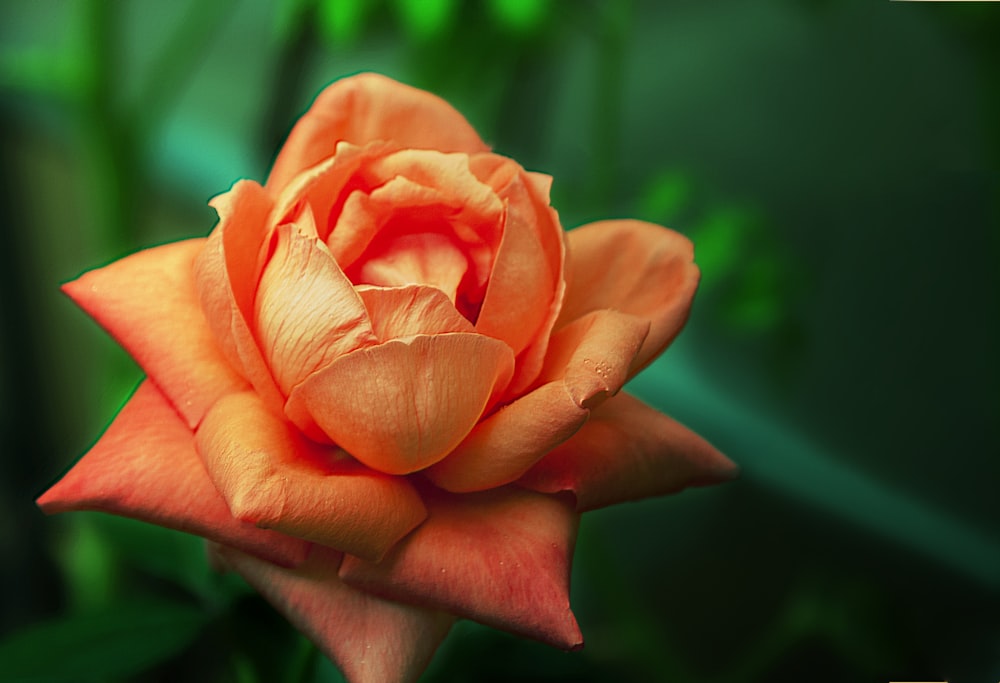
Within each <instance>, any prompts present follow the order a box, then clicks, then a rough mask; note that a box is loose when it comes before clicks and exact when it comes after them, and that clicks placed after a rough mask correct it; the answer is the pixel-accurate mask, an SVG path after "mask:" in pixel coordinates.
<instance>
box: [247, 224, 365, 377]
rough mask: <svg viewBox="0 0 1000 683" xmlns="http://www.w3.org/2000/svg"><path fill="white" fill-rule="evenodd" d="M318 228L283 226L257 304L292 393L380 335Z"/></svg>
mask: <svg viewBox="0 0 1000 683" xmlns="http://www.w3.org/2000/svg"><path fill="white" fill-rule="evenodd" d="M306 218H308V219H309V220H310V221H311V214H309V212H308V211H307V212H306V216H305V218H303V220H305V219H306ZM312 233H313V235H312V236H310V235H309V234H308V232H303V231H302V230H301V229H300V228H299V227H297V226H295V225H290V224H286V225H282V226H281V227H280V228H278V229H277V231H276V232H275V235H274V246H273V254H272V255H271V258H270V260H269V261H268V263H267V266H266V267H265V268H264V273H263V275H262V276H261V279H260V286H259V288H258V292H257V300H256V302H255V305H254V309H255V316H254V318H255V326H256V330H257V338H258V340H259V341H260V347H261V349H262V351H263V352H264V357H265V358H266V359H267V361H268V364H269V365H270V367H271V373H272V375H273V376H274V378H275V379H276V380H277V382H278V386H279V387H280V388H281V390H282V392H283V393H284V394H285V395H286V396H287V395H288V393H289V392H291V390H292V388H293V387H295V386H296V385H298V384H299V383H300V382H301V381H302V380H304V379H305V378H306V377H308V376H309V375H311V374H312V373H314V372H315V371H317V370H319V369H321V368H323V367H325V366H327V365H329V364H330V363H331V362H332V361H333V360H334V359H335V358H337V357H338V356H342V355H344V354H346V353H350V352H351V351H354V350H355V349H358V348H360V347H362V346H366V345H370V344H374V343H376V341H377V340H376V338H375V333H374V332H373V331H372V326H371V323H370V322H369V320H368V311H367V310H366V309H365V306H364V304H363V303H362V302H361V298H360V297H359V296H358V294H357V292H355V291H354V287H353V286H352V285H351V283H350V281H349V280H348V279H347V278H346V277H345V276H344V273H343V272H342V271H341V270H340V268H339V267H338V266H337V263H336V262H335V261H334V260H333V257H332V256H331V255H330V251H329V250H328V249H327V248H326V245H325V244H323V243H322V242H320V241H319V239H317V238H316V237H315V231H314V230H313V231H312Z"/></svg>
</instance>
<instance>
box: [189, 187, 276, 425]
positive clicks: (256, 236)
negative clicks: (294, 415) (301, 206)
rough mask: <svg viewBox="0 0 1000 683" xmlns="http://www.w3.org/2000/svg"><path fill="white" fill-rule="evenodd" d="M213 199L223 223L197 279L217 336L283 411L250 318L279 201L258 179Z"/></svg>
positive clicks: (213, 236) (198, 263) (233, 361)
mask: <svg viewBox="0 0 1000 683" xmlns="http://www.w3.org/2000/svg"><path fill="white" fill-rule="evenodd" d="M210 204H211V205H212V207H214V208H215V210H216V211H217V212H218V214H219V225H218V226H216V228H215V230H214V231H212V234H211V235H209V236H208V242H207V243H206V244H205V248H204V250H202V252H201V254H199V255H198V258H197V259H196V261H195V284H196V287H197V289H198V294H199V298H200V300H201V306H202V309H203V310H204V311H205V317H206V319H207V320H208V324H209V327H210V328H211V329H212V332H213V334H214V335H215V338H216V341H217V342H218V344H219V345H220V347H221V348H222V350H223V352H224V353H225V354H226V357H227V358H228V359H229V360H230V363H231V364H232V365H233V366H234V367H236V368H238V369H240V370H241V372H242V375H243V376H244V377H245V378H246V379H247V380H248V381H249V382H250V383H251V384H252V385H253V387H254V389H255V390H256V391H257V393H258V394H259V395H260V396H261V398H263V399H264V402H265V403H266V404H267V405H268V406H269V407H270V408H271V410H272V411H273V412H275V413H280V412H281V409H282V405H283V404H284V397H283V396H282V395H281V392H280V391H279V390H278V386H277V384H275V381H274V377H273V376H272V375H271V371H270V370H269V369H268V367H267V363H265V362H264V357H263V355H261V351H260V348H259V347H258V346H257V341H256V339H254V336H253V333H252V332H251V331H250V326H249V324H248V322H247V321H249V320H253V312H254V308H253V306H254V296H255V293H256V290H257V283H258V281H259V280H260V271H261V263H260V254H261V250H262V247H263V245H264V241H265V239H267V237H268V235H269V232H270V231H269V228H268V223H267V217H268V213H269V212H270V211H271V207H272V206H273V202H272V200H271V197H270V196H269V195H268V194H267V191H266V190H264V188H262V187H261V186H260V185H258V184H257V183H255V182H253V181H250V180H241V181H240V182H238V183H236V184H235V185H233V189H231V190H230V191H229V192H227V193H225V194H222V195H219V196H218V197H215V198H214V199H213V200H212V201H211V202H210Z"/></svg>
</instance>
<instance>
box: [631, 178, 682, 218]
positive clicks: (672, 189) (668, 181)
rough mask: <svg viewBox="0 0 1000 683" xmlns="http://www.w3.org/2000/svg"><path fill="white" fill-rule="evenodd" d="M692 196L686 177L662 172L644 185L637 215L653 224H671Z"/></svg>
mask: <svg viewBox="0 0 1000 683" xmlns="http://www.w3.org/2000/svg"><path fill="white" fill-rule="evenodd" d="M692 194H694V191H693V187H692V183H691V181H690V179H688V177H687V176H686V175H685V174H683V173H680V172H678V171H664V172H662V173H660V174H659V175H657V176H655V177H654V178H653V179H652V180H650V181H649V184H648V185H646V187H645V189H644V190H643V192H642V194H641V195H640V198H639V207H638V210H639V214H640V215H641V216H642V217H643V218H645V219H646V220H648V221H653V222H654V223H664V224H666V225H669V224H671V223H672V222H673V221H674V220H676V218H677V215H678V214H679V213H680V212H681V211H683V210H684V209H685V208H686V207H687V205H688V203H689V202H690V201H691V195H692Z"/></svg>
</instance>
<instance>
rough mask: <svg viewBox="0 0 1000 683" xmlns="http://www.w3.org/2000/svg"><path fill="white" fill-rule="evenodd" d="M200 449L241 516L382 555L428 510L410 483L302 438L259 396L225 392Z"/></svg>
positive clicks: (203, 428)
mask: <svg viewBox="0 0 1000 683" xmlns="http://www.w3.org/2000/svg"><path fill="white" fill-rule="evenodd" d="M197 447H198V452H199V454H200V455H201V457H202V459H203V460H204V462H205V466H206V468H207V469H208V472H209V475H210V476H211V477H212V480H213V481H214V482H215V485H216V486H217V487H218V489H219V491H220V492H221V493H222V495H223V497H224V498H225V500H226V502H227V503H228V505H229V509H230V510H231V511H232V514H233V516H234V517H236V518H237V519H241V520H244V521H247V522H253V523H255V524H256V525H257V526H260V527H265V528H273V529H276V530H278V531H281V532H282V533H287V534H289V535H291V536H295V537H298V538H304V539H307V540H310V541H315V542H317V543H322V544H323V545H327V546H330V547H333V548H336V549H338V550H343V551H347V552H351V553H353V554H356V555H359V556H361V557H366V558H370V559H375V560H377V559H379V558H380V557H382V555H384V554H385V552H386V551H387V550H388V549H389V548H390V547H392V545H393V544H394V543H395V542H396V541H398V540H399V539H400V538H402V537H403V536H404V535H405V534H406V533H407V532H409V531H410V530H411V529H412V528H413V527H415V526H416V525H417V524H419V523H420V522H421V521H422V520H423V519H424V516H425V515H426V511H425V509H424V506H423V504H422V503H421V501H420V497H419V496H418V495H417V492H416V491H415V490H414V489H413V487H412V486H411V485H410V483H409V482H408V481H406V480H405V479H402V478H398V477H388V476H385V475H383V474H380V473H378V472H372V471H371V470H368V469H367V468H365V467H362V466H360V465H358V463H356V462H354V461H353V460H351V459H350V458H346V457H343V454H342V453H338V451H337V450H336V449H334V448H331V447H327V446H321V445H319V444H316V443H314V442H312V441H309V440H307V439H304V438H302V437H301V436H299V435H298V434H297V433H296V432H295V430H294V429H293V428H292V427H291V426H290V425H288V424H286V423H284V422H282V421H281V420H280V419H279V418H277V417H275V416H274V415H273V414H271V413H270V412H269V411H268V410H267V408H265V407H264V404H263V403H262V402H261V401H260V399H259V398H258V397H257V396H256V395H254V394H252V393H243V394H231V395H229V396H226V397H224V398H223V399H221V400H220V401H219V402H218V403H216V404H215V406H214V407H213V408H212V410H210V411H209V413H208V415H206V416H205V421H204V422H203V423H202V425H201V428H200V429H199V430H198V436H197Z"/></svg>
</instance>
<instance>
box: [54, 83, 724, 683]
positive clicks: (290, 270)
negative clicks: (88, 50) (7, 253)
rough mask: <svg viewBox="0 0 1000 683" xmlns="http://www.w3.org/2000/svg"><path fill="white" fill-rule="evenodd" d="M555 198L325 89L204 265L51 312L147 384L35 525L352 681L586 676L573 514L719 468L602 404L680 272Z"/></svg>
mask: <svg viewBox="0 0 1000 683" xmlns="http://www.w3.org/2000/svg"><path fill="white" fill-rule="evenodd" d="M549 182H550V179H549V178H548V177H547V176H543V175H539V174H537V173H530V172H527V171H525V170H524V169H523V168H521V167H520V166H519V165H518V164H517V163H515V162H514V161H511V160H510V159H506V158H504V157H501V156H498V155H496V154H493V153H491V152H490V151H489V148H488V147H487V146H486V145H485V144H484V143H483V141H482V140H480V138H479V137H478V136H477V134H476V133H475V131H474V130H473V129H472V128H471V127H470V126H469V124H468V123H467V122H466V121H465V119H464V118H462V116H461V115H460V114H458V113H457V112H456V111H455V110H454V109H452V108H451V107H450V106H449V105H448V104H446V103H445V102H444V101H442V100H440V99H438V98H437V97H435V96H433V95H430V94H428V93H425V92H422V91H419V90H415V89H413V88H410V87H407V86H404V85H401V84H399V83H396V82H394V81H391V80H389V79H387V78H385V77H382V76H377V75H370V74H369V75H361V76H356V77H353V78H348V79H345V80H342V81H340V82H338V83H336V84H334V85H332V86H331V87H329V88H328V89H327V90H326V91H324V92H323V93H322V94H321V95H320V96H319V98H318V99H317V100H316V102H315V103H314V104H313V106H312V108H311V109H310V110H309V112H308V113H306V115H305V116H304V117H303V118H302V120H301V121H300V122H299V123H298V125H297V126H296V127H295V129H294V130H293V131H292V133H291V135H290V137H289V139H288V141H287V143H286V145H285V147H284V148H283V149H282V151H281V153H280V154H279V155H278V158H277V160H276V161H275V164H274V168H273V170H272V171H271V175H270V177H269V178H268V180H267V183H266V184H265V185H264V186H261V185H258V184H257V183H255V182H252V181H246V180H244V181H240V182H238V183H237V184H236V185H235V186H234V187H233V188H232V189H231V190H230V191H229V192H227V193H226V194H224V195H221V196H219V197H217V198H216V199H215V200H213V202H212V206H214V207H215V209H216V210H217V211H218V213H219V224H218V226H217V227H216V228H215V229H214V231H213V232H212V233H211V235H210V236H209V237H208V238H205V239H193V240H188V241H183V242H177V243H174V244H167V245H164V246H160V247H155V248H152V249H148V250H146V251H142V252H139V253H137V254H134V255H132V256H129V257H127V258H125V259H122V260H120V261H118V262H115V263H112V264H111V265H109V266H107V267H105V268H101V269H99V270H95V271H92V272H90V273H87V274H85V275H83V276H82V277H81V278H80V279H78V280H76V281H75V282H71V283H69V284H67V285H66V286H65V291H66V292H67V293H68V294H69V296H70V297H72V298H73V300H74V301H76V302H77V303H78V304H79V305H80V306H81V307H82V308H83V309H84V310H85V311H87V312H88V313H89V314H90V315H91V316H93V317H94V319H95V320H97V321H98V322H99V323H100V324H101V325H103V326H104V327H105V328H106V329H107V330H108V331H109V332H110V333H111V334H112V335H113V336H114V337H115V338H116V339H117V340H118V341H119V342H120V343H121V344H122V345H123V346H124V347H125V348H126V349H127V350H128V351H129V353H131V354H132V355H133V356H134V357H135V359H136V360H137V361H138V362H139V363H140V365H141V366H142V367H143V368H144V370H145V371H146V373H147V374H148V379H147V380H146V381H145V382H144V383H143V384H142V385H141V386H140V387H139V389H138V390H137V391H136V393H135V395H134V396H133V397H132V398H131V400H130V401H129V403H128V404H127V405H126V406H125V407H124V408H123V409H122V411H121V413H120V414H119V416H118V417H117V418H116V420H115V422H114V423H113V424H112V425H111V427H110V428H109V429H108V431H107V432H106V433H105V435H104V436H103V437H102V438H101V440H100V441H99V442H98V443H97V444H96V445H95V446H94V448H93V449H92V450H91V451H90V452H89V453H87V455H86V456H84V458H83V459H82V460H81V461H80V462H79V463H78V464H77V465H76V466H75V467H74V468H73V469H72V470H71V471H70V472H69V473H68V474H67V475H66V476H65V477H64V478H63V479H62V481H60V482H59V483H57V484H56V485H55V486H53V487H52V488H51V489H50V490H49V491H48V492H47V493H45V494H44V495H43V496H42V497H41V498H40V499H39V505H41V507H42V508H43V509H44V510H45V511H46V512H60V511H64V510H80V509H98V510H105V511H107V512H112V513H116V514H121V515H127V516H130V517H134V518H137V519H141V520H146V521H150V522H153V523H156V524H161V525H164V526H168V527H172V528H175V529H180V530H183V531H187V532H191V533H194V534H199V535H201V536H204V537H205V538H207V539H209V540H211V541H213V542H214V544H213V545H212V546H211V548H212V550H213V552H214V554H215V556H216V557H217V559H219V560H220V561H221V562H222V563H223V564H224V565H226V566H228V567H231V568H232V569H235V570H236V571H238V572H239V573H241V574H242V575H243V576H244V577H245V578H246V580H247V581H248V582H249V583H250V584H252V585H254V586H255V587H256V588H257V589H258V590H260V592H261V593H263V594H264V596H265V597H267V598H268V599H269V600H270V601H271V602H273V603H274V605H275V606H276V607H277V608H278V609H279V610H281V611H283V612H284V613H285V614H286V615H287V616H288V618H289V619H290V620H291V621H292V622H293V623H294V624H296V626H298V627H299V628H300V629H301V630H302V631H303V632H305V633H306V634H307V635H308V636H309V637H310V638H312V639H313V640H314V641H315V642H316V643H317V644H318V646H319V647H320V648H322V649H323V651H324V652H326V653H327V654H328V655H329V656H330V657H331V658H332V659H334V660H335V661H336V662H337V663H338V664H339V665H340V667H341V668H342V669H343V671H344V673H345V675H346V676H347V677H348V679H350V680H352V681H363V680H373V681H375V680H396V679H405V680H411V679H414V678H416V677H417V676H418V675H419V673H420V672H421V671H422V670H423V667H424V666H425V665H426V663H427V662H428V661H429V659H430V656H431V655H432V653H433V652H434V650H435V648H436V647H437V645H438V643H439V642H440V640H441V639H442V638H443V637H444V635H445V633H446V632H447V630H448V628H449V627H450V625H451V623H452V621H453V620H454V619H455V618H456V617H464V618H468V619H473V620H476V621H479V622H481V623H484V624H488V625H491V626H495V627H497V628H501V629H505V630H508V631H510V632H512V633H516V634H519V635H523V636H527V637H530V638H536V639H539V640H542V641H545V642H547V643H550V644H552V645H555V646H557V647H561V648H566V649H574V648H577V647H579V646H580V645H581V644H582V637H581V635H580V631H579V629H578V627H577V624H576V620H575V619H574V617H573V614H572V612H571V611H570V609H569V599H568V582H569V572H570V560H571V556H572V553H573V545H574V539H575V533H576V528H577V521H578V517H579V513H580V512H581V511H583V510H588V509H592V508H596V507H601V506H604V505H609V504H612V503H617V502H621V501H625V500H631V499H636V498H641V497H645V496H651V495H658V494H663V493H669V492H673V491H677V490H679V489H681V488H684V487H685V486H688V485H692V484H705V483H711V482H714V481H720V480H723V479H726V478H728V477H730V476H732V475H733V473H734V470H735V468H734V466H733V465H732V463H730V462H729V461H728V460H727V459H725V458H724V457H723V456H722V455H720V454H719V453H718V452H717V451H715V449H713V448H712V447H711V446H710V445H709V444H708V443H706V442H705V441H704V440H702V439H701V438H699V437H698V436H696V435H695V434H693V433H691V432H690V431H688V430H687V429H685V428H684V427H682V426H681V425H679V424H677V423H676V422H674V421H672V420H671V419H670V418H668V417H666V416H664V415H662V414H660V413H658V412H656V411H654V410H652V409H651V408H649V407H647V406H645V405H644V404H642V403H640V402H639V401H637V400H636V399H634V398H632V397H630V396H628V395H626V394H624V393H619V390H620V389H621V387H622V385H623V384H624V383H625V382H626V381H627V380H628V379H629V378H630V377H631V376H632V375H634V374H635V373H636V372H637V371H639V370H640V369H641V368H642V367H644V366H645V365H647V364H648V363H649V362H650V361H651V360H652V359H653V358H655V357H656V356H657V355H658V354H659V353H660V352H661V351H662V350H663V349H664V348H665V347H666V346H667V344H668V343H669V342H670V340H671V339H673V337H674V336H675V335H676V334H677V332H678V331H679V330H680V328H681V326H682V325H683V323H684V321H685V319H686V317H687V314H688V309H689V307H690V303H691V298H692V296H693V295H694V291H695V288H696V286H697V282H698V269H697V268H696V267H695V265H694V264H693V263H692V248H691V244H690V243H689V242H688V241H687V240H686V239H685V238H684V237H682V236H680V235H678V234H677V233H674V232H671V231H669V230H666V229H664V228H661V227H658V226H654V225H650V224H647V223H641V222H637V221H608V222H604V223H599V224H593V225H589V226H586V227H583V228H580V229H578V230H574V231H572V232H570V233H567V234H564V233H563V231H562V228H561V227H560V224H559V220H558V217H557V216H556V213H555V211H554V210H553V209H552V208H551V207H550V206H549V198H548V191H549Z"/></svg>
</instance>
